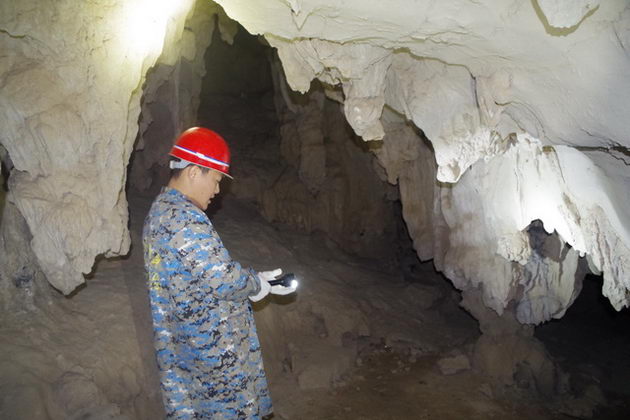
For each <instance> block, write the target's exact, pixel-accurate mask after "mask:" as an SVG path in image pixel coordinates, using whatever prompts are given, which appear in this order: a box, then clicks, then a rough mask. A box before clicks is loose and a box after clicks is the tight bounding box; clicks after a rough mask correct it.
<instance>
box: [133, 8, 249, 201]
mask: <svg viewBox="0 0 630 420" xmlns="http://www.w3.org/2000/svg"><path fill="white" fill-rule="evenodd" d="M215 27H216V28H217V29H218V30H219V34H220V36H221V37H222V38H223V39H225V40H226V42H232V40H233V37H234V35H235V33H236V30H237V27H236V22H234V21H232V20H231V19H229V18H227V17H226V16H225V14H224V13H223V11H222V9H221V8H220V7H219V6H217V5H216V4H215V3H212V2H210V1H205V0H197V1H196V2H194V6H193V9H192V10H191V13H190V14H189V15H188V17H187V19H186V22H185V27H184V31H183V33H182V37H181V39H180V40H178V42H176V43H175V44H174V45H171V46H169V49H167V50H165V51H164V53H163V54H162V55H161V56H160V57H159V58H158V60H157V62H156V63H155V65H154V66H153V67H152V68H151V69H150V71H149V72H148V74H147V76H146V82H145V84H144V86H143V93H142V105H141V114H140V120H139V129H138V138H137V141H136V143H135V147H134V155H133V162H132V163H131V165H130V179H129V181H130V185H131V186H132V187H133V188H134V189H135V190H137V191H144V192H152V193H157V191H159V189H160V188H161V187H162V186H163V185H165V184H166V182H167V181H168V176H169V173H170V170H169V168H168V152H169V151H170V149H171V147H172V145H173V141H174V140H175V138H176V137H177V136H178V135H179V133H181V132H182V131H184V130H185V129H187V128H189V127H192V126H194V125H197V111H198V109H199V104H200V94H201V89H202V83H203V78H204V76H205V74H206V62H205V60H204V55H205V52H206V49H207V48H208V46H209V45H210V43H211V41H212V34H213V33H214V30H215Z"/></svg>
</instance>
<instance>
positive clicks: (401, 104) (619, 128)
mask: <svg viewBox="0 0 630 420" xmlns="http://www.w3.org/2000/svg"><path fill="white" fill-rule="evenodd" d="M218 3H220V4H221V5H222V6H223V7H224V8H225V11H226V13H227V14H228V15H229V16H230V17H232V18H233V19H236V20H238V21H239V22H240V23H241V24H242V25H243V26H244V27H245V28H246V29H247V30H248V31H250V32H251V33H256V34H264V35H265V37H266V38H267V39H268V41H269V43H270V44H271V45H272V46H274V47H276V48H277V49H278V54H279V56H280V59H281V60H282V63H283V66H284V69H285V73H286V76H287V79H288V82H289V85H290V86H291V88H293V89H294V90H298V91H302V92H304V91H307V90H308V89H309V87H310V85H311V80H312V79H314V78H318V79H320V80H321V81H322V82H324V83H326V84H329V85H340V86H341V87H342V89H343V93H344V95H343V97H342V98H340V99H341V100H343V101H344V110H345V114H346V118H347V119H348V121H349V123H350V125H351V126H352V127H353V128H354V130H355V132H357V133H358V134H360V135H362V136H363V137H364V139H366V140H373V139H380V138H383V139H384V143H385V146H384V147H383V148H384V149H385V150H387V152H386V155H384V154H383V153H380V154H379V157H380V159H381V162H382V163H383V164H384V166H385V168H386V169H387V170H388V177H389V179H390V181H394V180H395V179H396V177H400V175H401V172H400V170H401V168H402V167H404V165H402V164H401V162H400V161H399V158H398V157H397V158H388V157H387V156H405V157H404V158H403V160H404V161H406V162H408V166H409V167H410V168H411V167H414V169H408V170H409V171H414V170H415V175H416V178H415V182H417V181H419V180H420V179H421V178H422V179H423V181H422V182H421V183H422V186H423V188H427V189H426V190H423V191H422V192H416V193H413V192H409V191H407V192H403V191H404V189H405V188H407V187H403V184H402V183H401V186H400V188H401V196H403V198H402V201H403V209H405V208H407V209H409V210H404V212H405V220H406V221H407V222H408V224H409V225H410V233H411V234H412V236H413V239H414V244H415V245H416V247H417V249H418V254H419V256H420V257H421V258H431V257H433V258H434V260H435V264H436V266H437V267H438V269H440V270H443V271H444V273H445V274H446V275H447V276H448V277H449V278H450V279H451V280H452V281H453V282H454V284H455V285H456V286H457V287H458V288H460V289H462V290H465V289H467V288H476V287H480V290H481V291H482V294H483V301H484V303H485V304H486V305H488V306H489V307H491V308H493V309H494V310H495V311H496V312H497V313H501V312H502V311H503V309H504V308H505V307H506V306H507V305H508V303H509V302H510V301H512V300H514V301H516V302H517V303H518V302H521V303H522V305H521V309H520V310H519V320H520V321H521V322H525V323H533V324H536V323H540V322H543V321H545V320H548V319H549V318H550V317H560V316H562V314H563V313H564V310H565V309H566V307H567V306H568V305H570V303H571V302H572V300H573V298H574V296H575V294H576V293H577V292H578V291H579V281H575V277H574V276H573V275H572V274H571V273H570V272H573V273H576V270H577V267H578V264H577V259H578V257H579V256H586V257H587V259H588V260H589V262H590V266H591V267H592V268H593V269H595V270H599V271H602V272H603V274H604V288H603V293H604V294H605V295H606V296H607V297H608V298H609V299H610V301H611V303H612V304H613V306H614V307H615V308H616V309H620V308H622V307H624V306H627V305H628V304H629V303H630V302H629V296H630V295H629V294H628V293H627V291H628V289H630V283H629V282H630V280H629V279H630V276H629V275H628V273H627V272H628V269H629V267H630V253H629V244H630V238H629V237H628V231H629V230H630V229H629V226H630V218H629V217H628V214H627V213H626V212H627V210H626V209H628V208H630V206H629V205H628V204H630V203H628V202H627V200H628V195H627V194H625V193H623V192H622V191H627V186H628V185H629V184H628V179H627V178H628V158H627V153H628V152H627V150H628V149H627V148H628V146H630V142H629V141H628V136H627V135H626V133H627V132H628V129H629V128H630V126H629V124H630V122H629V121H630V120H628V119H627V118H626V115H627V113H628V109H629V103H628V101H627V97H628V96H629V95H630V78H628V77H627V76H626V75H627V73H628V69H630V62H629V60H628V54H627V51H628V46H629V45H630V31H629V30H628V28H630V24H629V23H630V7H629V6H628V4H627V2H625V1H622V0H615V1H610V2H606V3H602V4H599V2H596V1H580V2H566V1H538V2H512V3H509V2H502V1H498V0H486V1H482V2H468V1H463V0H462V1H454V2H439V1H433V0H425V1H421V2H417V1H411V0H400V1H397V2H395V3H391V2H390V3H387V4H383V3H382V2H376V1H370V2H365V1H359V0H351V1H346V2H344V3H343V4H339V3H338V2H332V1H322V0H320V1H315V0H305V1H292V2H285V1H280V0H267V1H262V2H257V3H256V4H252V3H250V2H247V1H244V0H230V1H225V0H219V1H218ZM603 63H605V65H603ZM384 106H386V108H387V107H389V108H392V109H393V110H394V111H395V112H396V113H398V114H400V115H401V116H403V117H404V118H405V119H407V120H409V121H412V122H413V123H414V124H415V125H416V126H417V127H418V128H420V129H421V130H422V132H423V133H424V135H425V136H426V138H427V139H428V140H429V141H430V142H431V147H432V149H433V151H434V152H435V162H436V163H437V167H436V170H435V178H437V180H438V181H439V182H440V183H438V184H437V186H436V185H435V184H434V183H432V182H430V181H428V180H426V179H425V178H424V176H426V175H427V174H428V173H430V168H423V169H422V170H423V171H424V172H423V173H421V172H419V171H420V170H421V169H420V168H421V167H422V166H423V165H424V162H428V161H430V159H429V158H428V157H421V156H418V158H413V157H408V156H414V154H417V153H418V152H417V151H418V150H423V149H422V147H421V146H418V145H417V144H414V141H411V140H410V138H411V137H408V136H411V134H404V133H401V131H400V128H396V127H393V128H391V129H393V130H394V131H393V135H392V136H388V134H387V126H388V124H389V123H388V122H387V120H388V118H389V117H388V116H387V114H388V112H389V111H385V112H384V111H383V107H384ZM390 120H391V118H390ZM394 124H398V127H401V124H402V122H401V121H398V122H397V123H396V122H395V123H394ZM399 136H402V138H403V139H402V140H399V139H398V138H397V137H399ZM405 138H407V140H405ZM420 141H421V137H420V136H417V139H416V140H415V143H418V142H420ZM392 143H395V145H394V144H392ZM395 150H397V151H395ZM423 156H424V155H423ZM414 162H417V163H414ZM413 173H414V172H408V173H406V174H405V176H409V174H413ZM399 182H400V181H399ZM406 182H407V181H405V183H406ZM445 182H446V183H453V184H451V185H449V184H442V183H445ZM410 184H411V183H409V184H407V185H410ZM431 196H433V198H434V201H433V205H432V206H431V205H430V204H429V201H430V197H431ZM430 208H433V214H431V212H430V211H429V209H430ZM413 219H415V220H416V221H415V222H411V223H410V221H411V220H413ZM534 220H540V221H541V222H542V224H543V226H544V229H545V231H546V232H548V233H553V232H554V231H555V232H557V234H558V236H559V238H560V240H561V243H562V246H564V243H566V244H568V245H570V246H571V247H572V249H571V250H570V251H568V252H565V253H562V254H561V259H560V260H559V261H552V260H551V258H550V255H544V258H539V256H540V254H537V253H532V246H531V244H530V243H529V240H528V238H527V237H526V234H525V232H524V229H525V228H526V227H527V226H529V225H530V223H531V222H532V221H534ZM429 226H433V227H430V228H429ZM419 238H422V240H421V239H419ZM431 239H432V240H433V243H432V245H428V244H427V242H426V241H428V240H431ZM544 272H547V273H553V274H550V275H546V274H543V273H544ZM560 273H562V275H560ZM543 279H544V281H542V280H543ZM522 286H524V289H525V292H524V293H521V292H520V291H519V290H520V288H521V287H522ZM540 296H548V297H547V298H545V299H543V300H542V301H541V300H539V299H538V298H539V297H540ZM537 299H538V300H537Z"/></svg>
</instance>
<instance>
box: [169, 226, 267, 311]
mask: <svg viewBox="0 0 630 420" xmlns="http://www.w3.org/2000/svg"><path fill="white" fill-rule="evenodd" d="M190 216H191V217H190V219H189V220H187V223H185V224H183V226H181V229H179V230H178V231H177V232H175V233H174V235H173V239H172V241H171V245H172V246H173V247H174V248H175V249H177V254H178V257H179V260H180V261H181V262H182V268H183V269H184V270H187V271H189V272H190V276H191V278H190V284H189V285H188V287H193V288H196V289H197V290H199V291H200V290H202V289H205V290H206V291H207V293H211V294H212V295H213V296H214V297H215V298H218V299H225V300H245V299H247V297H248V296H251V295H255V294H256V293H258V291H259V290H260V280H259V279H258V276H257V274H256V272H255V271H254V270H252V269H249V268H243V267H241V264H239V263H238V262H237V261H234V260H232V258H231V257H230V255H229V253H228V251H227V249H226V248H225V247H224V246H223V242H222V241H221V238H219V235H218V234H217V233H216V231H215V230H214V228H213V227H212V225H211V224H210V221H209V220H208V219H207V217H205V215H204V214H201V215H196V214H193V215H190Z"/></svg>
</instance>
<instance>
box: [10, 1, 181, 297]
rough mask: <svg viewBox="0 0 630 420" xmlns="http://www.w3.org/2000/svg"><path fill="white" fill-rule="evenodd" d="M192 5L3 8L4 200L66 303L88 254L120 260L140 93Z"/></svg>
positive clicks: (26, 4) (125, 244)
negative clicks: (7, 165) (8, 168)
mask: <svg viewBox="0 0 630 420" xmlns="http://www.w3.org/2000/svg"><path fill="white" fill-rule="evenodd" d="M192 3H193V2H192V0H186V1H182V2H178V3H177V5H176V6H174V3H171V2H168V1H166V0H161V1H157V2H156V1H148V0H132V1H126V2H111V1H103V0H97V1H93V2H89V3H85V2H73V1H55V2H41V1H35V0H26V1H20V2H13V1H8V2H6V1H5V2H2V3H1V4H0V50H2V51H3V53H2V57H1V58H0V81H1V82H0V83H1V85H2V94H1V95H0V109H1V110H2V112H0V125H1V126H2V127H3V133H2V135H1V136H0V141H1V142H2V145H3V146H4V147H5V148H6V149H7V151H8V153H9V156H10V159H11V161H12V163H13V165H14V167H13V169H12V173H11V176H10V180H9V184H10V186H9V187H10V197H9V199H10V200H12V201H13V202H15V204H16V206H17V207H18V209H19V211H20V212H21V213H22V215H23V216H24V218H25V219H26V221H27V223H28V226H29V228H30V231H31V233H32V235H33V238H32V241H31V246H32V248H33V251H34V252H35V255H36V256H37V259H38V261H39V264H40V266H41V268H42V270H43V272H44V273H45V275H46V277H47V279H48V281H49V282H50V283H51V284H52V285H53V286H55V287H56V288H57V289H58V290H60V291H62V292H63V293H65V294H67V293H70V292H72V291H73V290H74V289H75V288H76V287H77V286H78V285H79V284H81V283H83V282H84V278H83V274H86V273H89V272H90V271H91V270H92V266H93V263H94V259H95V257H96V256H97V255H99V254H104V255H106V256H116V255H122V254H125V253H126V252H127V251H128V249H129V235H128V231H127V219H128V216H127V201H126V198H125V190H124V184H125V180H126V167H127V163H128V161H129V157H130V154H131V151H132V145H133V141H134V140H135V138H136V132H137V121H138V114H139V111H140V95H141V93H142V89H141V86H142V83H143V80H144V76H145V73H146V71H147V70H148V68H149V67H150V66H151V65H152V64H153V63H154V62H155V60H156V59H157V57H158V56H159V55H160V53H161V52H162V48H163V46H164V45H173V44H174V40H175V39H178V38H179V37H181V36H182V32H183V30H184V27H183V23H184V19H185V17H186V14H187V13H188V11H189V10H190V8H191V5H192ZM168 54H170V55H171V56H174V54H173V51H170V52H169V51H166V52H165V53H164V55H168ZM176 56H179V54H177V55H176Z"/></svg>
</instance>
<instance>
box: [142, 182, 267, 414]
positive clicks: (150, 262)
mask: <svg viewBox="0 0 630 420" xmlns="http://www.w3.org/2000/svg"><path fill="white" fill-rule="evenodd" d="M142 236H143V245H144V261H145V267H146V270H147V273H148V285H149V296H150V301H151V311H152V315H153V327H154V339H155V350H156V356H157V362H158V366H159V369H160V377H161V378H160V379H161V386H162V395H163V400H164V406H165V409H166V415H167V418H169V419H260V418H261V417H263V416H266V415H268V414H270V413H271V411H272V406H271V398H270V397H269V390H268V388H267V380H266V378H265V372H264V369H263V363H262V357H261V353H260V343H259V341H258V336H257V334H256V326H255V324H254V317H253V312H252V308H251V305H250V302H249V299H248V296H250V295H254V294H256V293H258V292H259V290H260V281H259V279H258V278H257V275H256V273H255V272H254V271H253V270H251V269H245V268H243V267H241V265H240V264H239V263H238V262H236V261H233V260H232V259H231V258H230V255H229V254H228V252H227V249H226V248H225V247H224V246H223V243H222V241H221V238H219V235H218V234H217V232H216V231H215V229H214V227H213V226H212V223H211V222H210V220H209V219H208V216H206V214H205V213H204V212H203V211H202V210H200V209H199V208H198V207H196V206H195V205H194V204H193V203H192V202H191V201H190V200H189V199H188V198H187V197H186V196H185V195H184V194H182V193H181V192H179V191H178V190H176V189H173V188H165V189H164V190H163V191H162V192H161V193H160V195H158V196H157V197H156V199H155V201H154V202H153V204H152V206H151V209H150V211H149V214H148V216H147V218H146V220H145V223H144V230H143V235H142Z"/></svg>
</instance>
